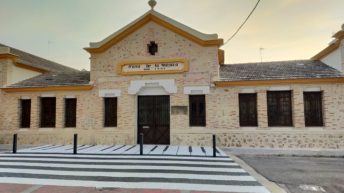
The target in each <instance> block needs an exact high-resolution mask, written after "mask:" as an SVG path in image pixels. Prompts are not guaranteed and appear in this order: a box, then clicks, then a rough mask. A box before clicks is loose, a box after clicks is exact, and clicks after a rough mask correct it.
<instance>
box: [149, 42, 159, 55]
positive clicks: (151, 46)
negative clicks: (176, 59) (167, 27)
mask: <svg viewBox="0 0 344 193" xmlns="http://www.w3.org/2000/svg"><path fill="white" fill-rule="evenodd" d="M147 48H148V52H149V53H150V54H151V55H153V56H154V55H155V53H157V52H158V44H156V43H155V42H154V41H151V42H150V44H147Z"/></svg>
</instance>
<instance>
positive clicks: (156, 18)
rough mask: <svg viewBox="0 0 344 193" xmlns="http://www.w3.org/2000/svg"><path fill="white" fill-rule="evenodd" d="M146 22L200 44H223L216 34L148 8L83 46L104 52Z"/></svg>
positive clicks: (89, 49) (90, 49)
mask: <svg viewBox="0 0 344 193" xmlns="http://www.w3.org/2000/svg"><path fill="white" fill-rule="evenodd" d="M148 22H155V23H157V24H158V25H161V26H163V27H165V28H167V29H169V30H171V31H173V32H175V33H177V34H179V35H180V36H183V37H185V38H187V39H189V40H191V41H193V42H195V43H197V44H199V45H201V46H221V45H222V44H223V39H219V38H218V36H217V34H204V33H201V32H199V31H197V30H194V29H192V28H190V27H188V26H186V25H184V24H182V23H179V22H177V21H175V20H173V19H171V18H169V17H166V16H164V15H162V14H160V13H158V12H156V11H154V10H150V11H148V12H147V13H146V14H144V15H142V16H141V17H139V18H138V19H136V20H135V21H133V22H131V23H130V24H128V25H127V26H125V27H123V28H122V29H120V30H118V31H117V32H115V33H113V34H111V35H110V36H108V37H107V38H105V39H104V40H102V41H100V42H91V43H90V47H88V48H85V50H86V51H88V52H89V53H101V52H104V51H106V50H107V49H108V48H110V47H111V46H113V45H115V44H116V43H117V42H119V41H121V40H122V39H124V38H125V37H127V36H128V35H130V34H132V33H133V32H135V31H136V30H138V29H139V28H141V27H142V26H144V25H145V24H147V23H148Z"/></svg>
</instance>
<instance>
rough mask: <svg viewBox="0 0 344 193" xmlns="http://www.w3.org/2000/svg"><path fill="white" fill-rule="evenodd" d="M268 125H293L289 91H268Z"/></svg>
mask: <svg viewBox="0 0 344 193" xmlns="http://www.w3.org/2000/svg"><path fill="white" fill-rule="evenodd" d="M267 103H268V121H269V126H293V121H292V104H291V91H268V92H267Z"/></svg>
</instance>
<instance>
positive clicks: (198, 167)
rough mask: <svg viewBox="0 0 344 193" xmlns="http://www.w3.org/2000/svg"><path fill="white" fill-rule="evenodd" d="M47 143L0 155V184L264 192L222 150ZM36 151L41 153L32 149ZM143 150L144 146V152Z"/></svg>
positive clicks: (254, 180) (266, 192)
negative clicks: (139, 150) (212, 153)
mask: <svg viewBox="0 0 344 193" xmlns="http://www.w3.org/2000/svg"><path fill="white" fill-rule="evenodd" d="M51 147H53V146H51V145H50V146H48V145H47V146H42V147H37V148H30V150H31V151H36V152H30V151H29V149H26V151H24V152H25V153H23V150H21V151H19V152H21V153H18V154H9V153H8V154H6V153H5V154H0V183H19V184H40V185H61V186H84V187H105V188H139V189H171V190H174V189H176V190H192V191H209V192H216V191H220V192H251V193H269V191H268V190H267V189H266V188H265V187H264V186H262V185H261V184H260V183H259V182H258V181H257V180H256V179H255V178H254V177H252V176H251V175H250V174H249V173H247V172H246V171H245V170H244V169H242V168H241V167H240V166H239V165H238V164H237V163H235V162H234V160H232V159H231V158H229V157H227V156H224V155H223V156H219V157H207V156H203V157H201V156H187V155H186V156H181V155H162V154H159V155H158V154H152V155H154V156H152V155H134V154H105V153H104V154H103V153H102V154H101V153H99V152H100V150H104V149H105V150H104V151H108V150H111V149H113V150H114V149H116V148H117V149H118V148H119V149H121V148H120V147H121V146H113V147H110V146H102V147H100V146H93V147H90V148H88V149H89V150H91V148H92V149H93V150H94V151H87V152H86V153H84V154H77V155H73V154H65V153H56V152H59V151H57V148H61V147H63V149H68V148H70V147H69V146H68V147H65V146H59V147H57V146H56V145H55V146H54V147H56V149H55V148H51ZM83 147H85V149H84V150H86V149H87V148H86V147H87V146H82V147H79V148H80V149H82V148H83ZM151 147H152V148H154V147H155V149H154V150H153V152H154V151H155V150H157V149H160V150H159V151H161V150H164V149H165V148H166V147H161V146H157V147H156V146H154V145H152V146H151ZM50 148H51V149H50ZM134 148H135V147H132V148H131V149H134ZM53 149H55V150H54V151H52V150H53ZM80 149H79V150H80ZM97 149H98V151H96V150H97ZM148 149H149V148H148ZM187 149H188V148H187ZM191 149H193V147H192V148H191ZM37 150H40V151H41V152H40V153H37ZM47 150H50V151H49V152H47ZM42 151H46V152H43V153H42ZM68 151H69V150H68ZM80 151H82V150H80ZM129 151H130V150H129ZM90 152H98V153H92V154H91V153H90ZM149 152H151V151H149ZM149 152H148V150H147V149H146V153H149ZM201 152H203V151H201ZM221 152H222V151H219V155H221ZM190 154H191V153H190Z"/></svg>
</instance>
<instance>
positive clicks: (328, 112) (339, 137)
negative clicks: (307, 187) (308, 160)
mask: <svg viewBox="0 0 344 193" xmlns="http://www.w3.org/2000/svg"><path fill="white" fill-rule="evenodd" d="M153 40H154V41H155V42H156V43H157V44H158V45H159V51H158V52H157V54H156V55H155V56H151V55H150V54H149V53H148V52H147V43H149V42H150V41H153ZM157 58H158V59H162V58H164V59H166V58H185V59H187V60H188V62H189V65H190V69H189V71H188V72H186V73H176V74H159V75H130V76H121V75H118V74H117V72H116V69H117V65H118V63H120V62H121V61H123V60H129V59H130V60H142V59H145V60H147V59H157ZM3 67H4V65H2V64H1V65H0V72H1V71H3ZM218 68H219V61H218V47H217V46H208V47H204V46H201V45H199V44H197V43H195V42H193V41H190V40H188V39H187V38H185V37H182V36H180V35H178V34H177V33H174V32H172V31H170V30H168V29H166V28H164V27H162V26H160V25H158V24H157V23H154V22H149V23H147V24H146V25H144V26H142V27H141V28H139V29H138V30H136V31H135V32H133V33H132V34H130V35H129V36H127V37H126V38H124V39H123V40H121V41H120V42H118V43H117V44H115V45H113V46H112V47H110V48H109V49H107V50H106V51H104V52H102V53H96V54H92V55H91V84H93V89H92V90H90V91H54V92H17V93H6V92H2V91H0V92H1V93H0V99H1V103H0V105H1V106H0V107H1V109H0V133H1V135H0V143H11V140H12V135H13V133H18V134H19V144H58V143H63V144H66V143H69V144H70V143H71V142H72V135H73V134H74V133H78V134H79V143H81V144H135V143H136V142H137V103H138V102H137V100H138V99H137V98H138V96H137V95H133V94H129V93H128V87H129V86H130V83H131V81H132V80H164V79H173V80H174V81H175V85H176V87H177V92H176V93H171V94H170V106H188V105H189V101H188V95H186V94H184V92H183V89H184V87H185V86H209V87H210V93H209V94H207V95H206V126H205V127H190V126H189V114H188V113H186V114H171V115H170V120H171V123H170V133H171V134H170V140H171V144H174V145H177V144H178V145H211V139H212V134H216V135H217V139H218V144H219V145H220V146H222V147H275V148H333V149H338V148H344V140H343V138H344V121H343V120H344V85H343V84H316V85H315V84H292V85H283V86H284V87H285V86H287V87H288V88H290V90H291V91H292V100H293V105H292V109H293V127H269V126H268V115H267V99H266V92H267V91H268V90H270V89H272V87H276V86H277V87H280V85H276V86H256V87H239V86H237V87H235V86H232V87H225V88H221V87H215V86H214V84H213V83H214V80H217V79H218ZM3 79H4V76H3V75H2V76H1V77H0V81H2V80H3ZM2 84H3V81H2ZM309 88H317V89H319V90H321V91H322V92H323V103H324V108H323V109H324V112H323V114H324V123H325V125H324V127H305V121H304V104H303V92H304V91H305V90H307V89H309ZM101 89H117V90H120V91H121V94H120V96H119V97H118V109H117V115H118V123H117V127H113V128H104V127H103V121H104V116H103V114H104V106H103V98H102V97H100V96H99V91H100V90H101ZM243 89H251V90H254V92H256V93H257V97H258V99H257V100H258V102H257V104H258V106H257V109H258V127H240V126H239V99H238V94H239V93H240V92H242V90H243ZM44 94H49V95H53V96H55V97H56V127H55V128H40V126H39V117H40V110H39V109H40V104H39V98H40V96H42V95H44ZM69 95H73V96H75V97H76V98H77V124H76V128H64V98H65V97H66V96H69ZM21 97H29V98H30V99H31V123H30V124H31V125H30V128H29V129H20V128H19V117H20V116H19V113H20V108H19V100H20V98H21Z"/></svg>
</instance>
